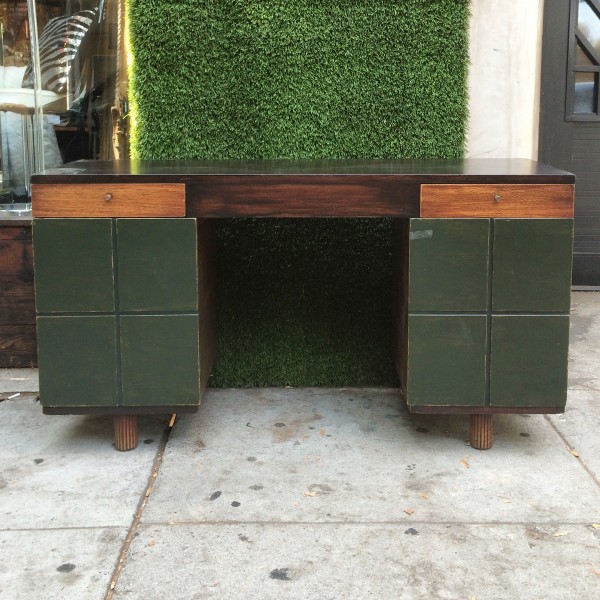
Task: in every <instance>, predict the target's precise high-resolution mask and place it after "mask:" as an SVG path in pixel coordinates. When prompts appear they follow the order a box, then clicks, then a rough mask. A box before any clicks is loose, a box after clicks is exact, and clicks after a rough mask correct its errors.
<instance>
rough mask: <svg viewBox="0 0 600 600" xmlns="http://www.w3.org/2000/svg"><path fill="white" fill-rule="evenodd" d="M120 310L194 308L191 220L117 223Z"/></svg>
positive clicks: (194, 254) (193, 225) (195, 276)
mask: <svg viewBox="0 0 600 600" xmlns="http://www.w3.org/2000/svg"><path fill="white" fill-rule="evenodd" d="M117 246H118V271H119V304H120V307H121V310H123V311H161V312H162V311H182V312H195V311H196V310H198V269H197V266H196V265H197V244H196V220H195V219H118V220H117Z"/></svg>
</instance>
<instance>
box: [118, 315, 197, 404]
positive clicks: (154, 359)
mask: <svg viewBox="0 0 600 600" xmlns="http://www.w3.org/2000/svg"><path fill="white" fill-rule="evenodd" d="M199 370H200V367H199V347H198V317H197V316H196V315H167V316H163V315H161V316H159V315H135V316H122V317H121V375H122V386H123V405H124V406H160V405H170V406H171V405H173V406H176V405H197V404H198V403H199V401H200V382H199Z"/></svg>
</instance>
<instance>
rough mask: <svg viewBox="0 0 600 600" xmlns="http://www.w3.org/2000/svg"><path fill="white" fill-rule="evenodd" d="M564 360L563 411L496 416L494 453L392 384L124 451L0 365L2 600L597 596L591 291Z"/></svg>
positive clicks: (248, 395)
mask: <svg viewBox="0 0 600 600" xmlns="http://www.w3.org/2000/svg"><path fill="white" fill-rule="evenodd" d="M570 356H571V366H570V389H569V402H568V405H567V412H566V413H565V414H564V415H556V416H552V417H544V416H519V415H502V416H499V417H497V418H496V419H495V425H496V443H495V445H494V448H493V449H492V450H490V451H487V452H479V451H476V450H473V449H472V448H470V447H469V446H467V445H466V444H465V442H464V440H465V439H466V438H467V437H468V419H467V418H464V417H452V416H430V417H425V416H416V415H410V414H408V412H407V411H406V410H405V409H404V408H403V407H401V406H399V402H398V394H397V392H396V390H387V389H285V390H284V389H258V390H210V391H209V392H208V393H207V395H206V398H205V400H204V402H203V405H202V406H201V408H200V411H199V413H197V414H196V415H188V416H181V417H179V418H178V420H177V421H176V423H175V426H174V428H173V429H172V430H171V431H169V429H168V426H167V418H144V419H142V420H141V423H140V425H141V430H140V445H139V447H138V448H137V449H136V450H135V451H133V452H126V453H119V452H116V451H115V450H114V449H113V447H112V423H111V420H110V419H105V418H97V417H47V416H44V415H42V412H41V408H40V406H39V403H38V402H37V401H36V393H35V390H36V388H37V382H36V381H35V372H34V371H14V370H11V371H4V372H0V386H1V387H0V392H1V393H0V399H2V400H3V401H1V402H0V417H1V419H2V425H1V427H2V439H3V443H2V447H1V448H0V507H1V512H0V514H1V520H0V598H2V599H3V600H4V599H7V600H13V599H15V600H21V599H27V600H31V599H38V598H44V599H49V598H60V599H62V600H64V599H86V600H87V599H103V598H114V599H123V600H124V599H128V600H133V599H140V600H142V599H143V600H152V599H154V598H161V599H162V598H167V599H170V598H174V599H186V600H187V599H189V600H192V599H202V598H219V599H220V598H223V599H236V600H239V599H242V600H243V599H246V598H258V599H271V598H294V599H295V598H297V599H302V600H305V599H308V598H314V599H315V600H321V599H344V598H352V599H362V598H379V599H388V598H389V599H424V600H425V599H427V600H429V599H431V600H436V599H465V600H472V599H473V598H475V599H476V600H494V599H502V600H505V599H524V598H527V599H528V600H530V599H536V600H537V599H539V600H542V599H543V600H552V599H556V600H564V599H565V598H577V599H582V600H592V599H595V598H600V294H598V293H583V292H578V293H574V294H573V318H572V329H571V352H570ZM17 393H18V394H19V395H18V396H15V394H17Z"/></svg>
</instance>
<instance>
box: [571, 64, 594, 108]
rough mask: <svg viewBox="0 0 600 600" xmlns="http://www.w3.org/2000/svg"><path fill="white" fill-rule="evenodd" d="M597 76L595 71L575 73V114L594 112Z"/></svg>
mask: <svg viewBox="0 0 600 600" xmlns="http://www.w3.org/2000/svg"><path fill="white" fill-rule="evenodd" d="M597 97H598V76H597V74H596V73H575V100H574V103H573V112H574V113H575V114H594V113H595V112H596V110H597V105H596V99H597Z"/></svg>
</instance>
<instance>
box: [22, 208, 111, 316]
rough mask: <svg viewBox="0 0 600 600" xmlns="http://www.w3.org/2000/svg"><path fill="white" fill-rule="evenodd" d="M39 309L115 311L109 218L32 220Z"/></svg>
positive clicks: (48, 311) (52, 311)
mask: <svg viewBox="0 0 600 600" xmlns="http://www.w3.org/2000/svg"><path fill="white" fill-rule="evenodd" d="M33 248H34V271H35V293H36V304H37V310H38V312H39V313H59V312H63V313H64V312H112V311H114V310H115V299H114V282H113V254H112V224H111V220H110V219H34V220H33Z"/></svg>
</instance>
